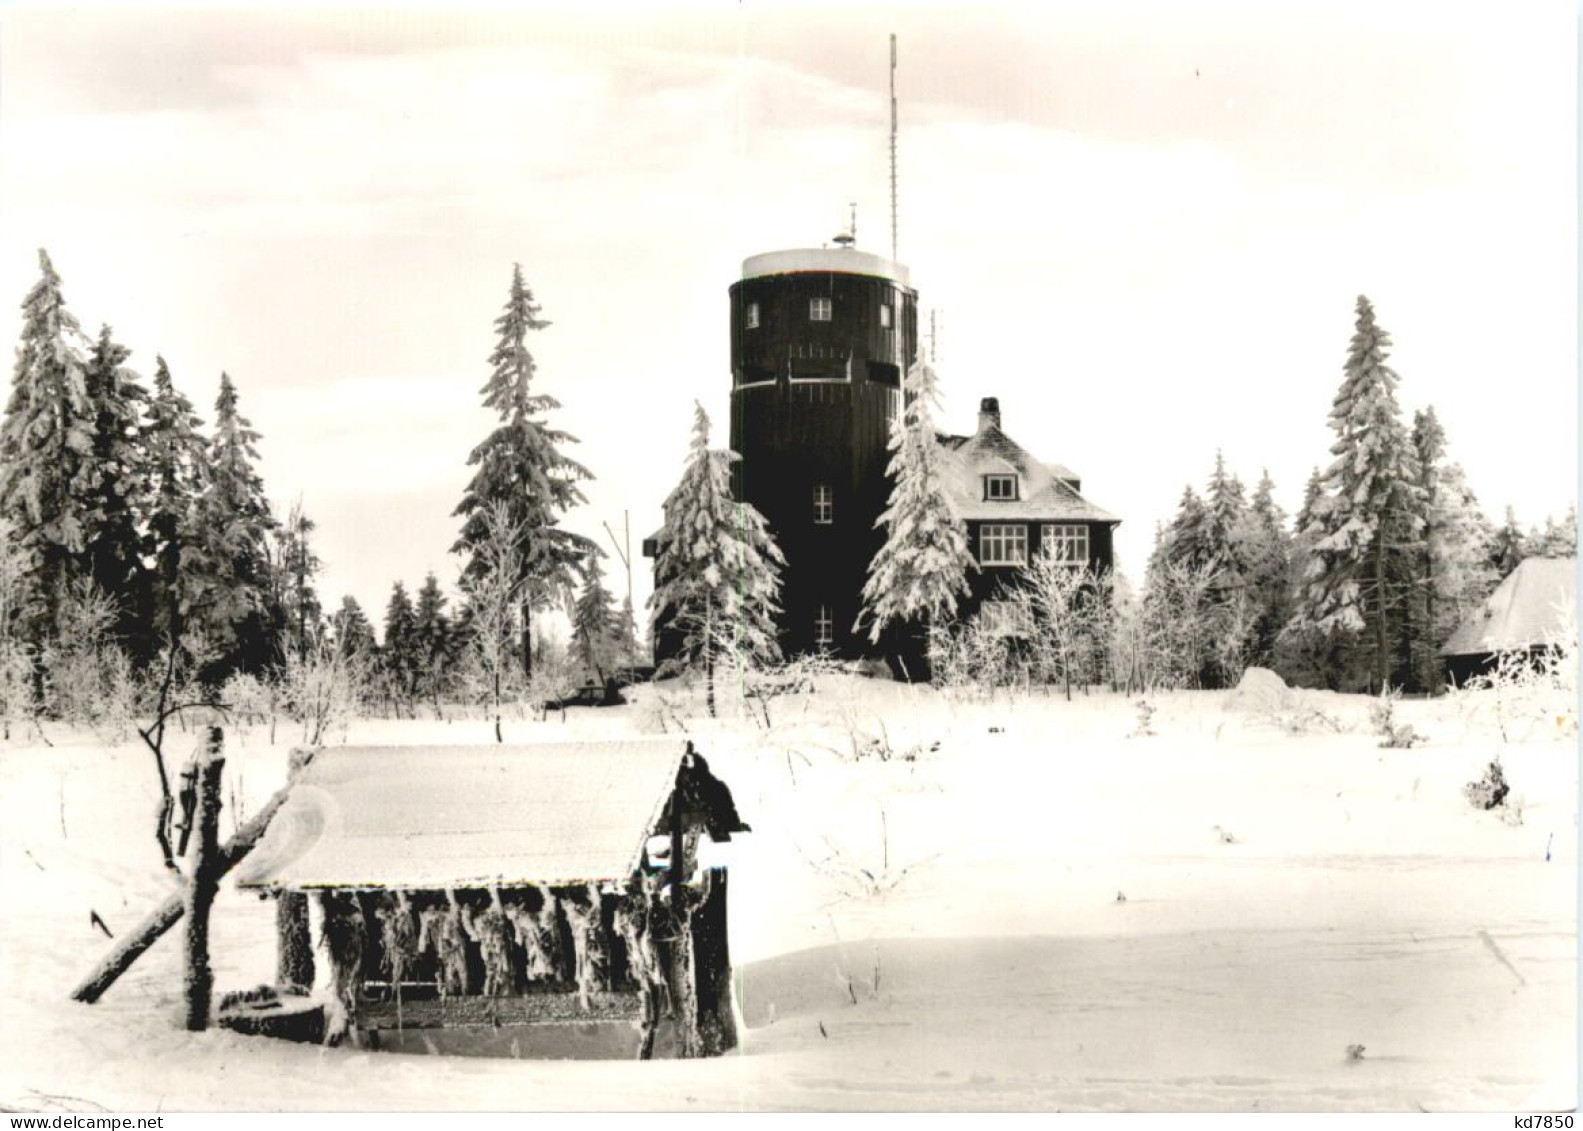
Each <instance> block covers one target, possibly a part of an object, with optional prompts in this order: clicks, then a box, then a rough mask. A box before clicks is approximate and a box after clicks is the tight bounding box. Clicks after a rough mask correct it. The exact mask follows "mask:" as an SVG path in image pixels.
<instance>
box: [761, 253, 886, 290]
mask: <svg viewBox="0 0 1583 1131" xmlns="http://www.w3.org/2000/svg"><path fill="white" fill-rule="evenodd" d="M810 271H812V272H833V273H835V274H840V275H870V276H874V277H876V278H880V279H889V280H891V281H892V282H895V283H900V284H901V285H902V286H904V287H905V286H907V285H908V282H909V278H908V271H907V268H906V267H904V266H902V265H901V264H900V263H897V262H895V261H894V260H890V259H885V258H884V257H882V256H878V255H874V254H873V253H872V252H867V251H859V250H857V248H855V247H799V248H790V249H788V250H786V251H766V252H764V253H763V254H762V255H752V256H749V257H748V258H747V259H744V260H743V261H742V277H743V278H744V279H760V278H763V277H765V276H768V275H797V274H803V273H806V272H810Z"/></svg>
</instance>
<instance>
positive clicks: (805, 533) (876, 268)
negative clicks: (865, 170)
mask: <svg viewBox="0 0 1583 1131" xmlns="http://www.w3.org/2000/svg"><path fill="white" fill-rule="evenodd" d="M815 300H821V302H828V304H829V314H830V317H829V320H828V321H816V320H814V319H813V318H812V317H811V313H812V311H813V306H814V302H815ZM755 307H756V316H757V325H756V326H753V325H750V312H752V311H753V308H755ZM884 307H888V308H889V311H890V314H889V321H890V325H889V326H886V325H885V324H884V323H885V319H884V316H883V314H882V308H884ZM917 347H918V316H917V294H916V292H914V291H913V290H912V289H911V287H910V286H909V285H908V282H907V273H906V269H905V268H903V267H900V266H898V265H896V264H892V263H890V262H889V261H887V260H883V259H880V258H879V257H877V256H872V255H868V254H866V253H863V252H858V251H854V250H851V249H846V248H838V249H821V250H808V251H792V252H774V253H771V254H769V255H762V256H755V257H753V258H752V259H749V260H748V261H747V262H746V263H744V264H743V278H742V280H741V281H740V282H738V283H736V284H734V285H733V286H732V287H731V371H732V390H731V449H732V450H733V451H735V452H736V453H737V454H738V455H740V456H741V457H742V459H741V461H740V462H739V463H738V464H737V467H736V474H735V481H734V483H733V489H734V490H735V492H736V493H737V497H738V498H739V499H742V500H744V501H746V502H748V503H751V504H752V505H753V506H755V507H757V508H758V510H759V511H760V512H762V513H763V515H764V516H765V518H766V519H767V520H768V521H769V524H770V527H771V530H772V531H773V532H774V535H775V538H776V541H777V542H778V543H779V545H780V548H781V552H782V553H784V554H785V555H786V570H785V573H784V574H783V575H782V579H783V585H782V589H781V607H782V610H783V612H782V617H781V643H782V645H783V647H785V649H786V650H787V651H788V652H789V653H795V652H802V651H808V650H811V649H813V648H815V647H816V644H817V641H816V636H815V629H816V620H817V618H818V616H819V611H820V608H821V607H824V608H828V609H829V611H830V622H831V629H832V632H833V637H834V640H833V643H832V644H831V645H830V647H831V648H832V649H833V650H834V651H835V652H837V653H838V654H842V655H848V656H851V655H857V654H860V653H861V652H862V651H863V649H862V647H861V642H860V641H859V639H858V638H856V637H854V635H853V633H852V624H853V621H854V620H855V619H856V618H857V615H858V611H859V605H860V599H861V597H860V595H861V592H862V588H863V581H864V579H865V577H866V576H867V572H868V564H869V561H870V560H871V559H872V557H873V555H874V552H875V550H877V549H878V548H879V545H880V542H881V539H882V535H881V532H879V531H877V530H876V529H875V527H874V523H875V521H876V520H877V519H878V518H879V515H880V512H881V511H882V510H884V508H885V503H886V501H887V499H888V497H889V494H890V487H889V482H888V480H887V479H886V477H885V468H886V465H887V463H888V462H889V452H888V451H887V448H886V445H887V442H888V440H889V436H890V422H891V419H892V417H893V416H894V415H895V414H896V413H897V412H898V411H900V407H901V379H902V375H903V374H904V373H905V372H906V371H907V368H908V367H909V366H910V365H911V364H912V363H913V361H915V360H916V358H917ZM820 486H823V487H826V488H828V489H829V492H830V521H829V522H828V523H827V524H826V523H820V522H818V521H816V518H817V517H818V515H817V512H816V505H815V489H816V488H817V487H820Z"/></svg>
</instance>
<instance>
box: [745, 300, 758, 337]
mask: <svg viewBox="0 0 1583 1131" xmlns="http://www.w3.org/2000/svg"><path fill="white" fill-rule="evenodd" d="M747 323H748V329H749V330H757V329H758V328H759V304H758V303H756V302H750V303H748V313H747Z"/></svg>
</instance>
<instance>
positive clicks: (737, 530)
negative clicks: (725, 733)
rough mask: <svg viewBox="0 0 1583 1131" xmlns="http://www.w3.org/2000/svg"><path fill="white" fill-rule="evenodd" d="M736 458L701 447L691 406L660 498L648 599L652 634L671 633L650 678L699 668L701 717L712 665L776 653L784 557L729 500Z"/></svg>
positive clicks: (705, 430)
mask: <svg viewBox="0 0 1583 1131" xmlns="http://www.w3.org/2000/svg"><path fill="white" fill-rule="evenodd" d="M739 458H740V457H739V456H738V455H737V454H736V453H735V452H730V451H710V450H709V416H708V414H706V413H705V412H704V409H703V406H702V405H700V404H696V403H695V404H694V406H693V435H692V444H691V446H690V447H689V449H688V452H687V463H686V465H685V466H684V468H683V469H682V478H681V482H680V483H678V484H677V485H676V489H675V490H674V491H672V492H671V493H670V496H669V497H668V498H667V499H666V500H665V527H664V529H663V531H662V532H661V534H660V546H659V555H658V557H657V558H656V559H655V565H654V592H653V594H652V595H651V596H650V597H649V609H650V617H651V624H652V625H653V626H654V631H655V633H656V634H658V633H661V632H666V633H670V634H673V636H674V640H675V644H676V648H675V651H674V653H673V654H672V655H671V656H670V657H669V658H668V659H666V660H665V662H664V663H662V664H661V665H660V669H659V674H661V675H667V674H673V673H675V672H679V671H686V670H691V669H695V668H698V667H702V669H703V671H704V676H705V680H706V681H707V685H708V704H709V711H710V713H711V714H713V713H714V710H715V695H714V680H715V667H716V665H717V664H718V663H720V662H721V661H722V660H727V661H733V662H751V661H755V660H757V661H773V660H776V659H778V658H779V657H780V645H779V644H778V643H777V641H776V639H775V614H776V613H778V612H779V611H780V607H779V604H778V601H777V599H778V597H779V594H780V584H781V583H780V573H779V567H781V566H784V565H785V564H786V559H785V558H784V557H783V556H782V555H781V552H780V548H779V547H778V546H776V545H775V540H774V539H773V538H772V537H770V533H769V528H768V526H767V524H766V523H765V521H764V516H763V515H761V514H760V513H759V512H758V511H757V510H756V509H755V508H754V507H752V506H751V505H749V504H748V503H739V502H736V501H734V500H733V499H732V497H731V483H730V478H731V465H732V464H733V463H735V462H736V460H737V459H739Z"/></svg>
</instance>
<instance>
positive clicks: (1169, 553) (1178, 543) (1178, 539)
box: [1150, 486, 1215, 570]
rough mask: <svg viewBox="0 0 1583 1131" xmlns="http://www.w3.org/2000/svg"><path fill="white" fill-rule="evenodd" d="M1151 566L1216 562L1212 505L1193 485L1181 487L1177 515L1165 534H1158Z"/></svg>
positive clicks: (1198, 566) (1192, 566)
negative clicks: (1206, 503)
mask: <svg viewBox="0 0 1583 1131" xmlns="http://www.w3.org/2000/svg"><path fill="white" fill-rule="evenodd" d="M1150 560H1151V565H1156V566H1158V565H1178V566H1183V567H1185V568H1187V569H1195V570H1196V569H1201V568H1204V567H1206V566H1210V565H1212V564H1213V563H1214V562H1215V552H1214V546H1213V544H1212V543H1211V541H1210V536H1209V508H1208V507H1207V506H1205V505H1204V500H1203V499H1201V498H1199V496H1198V492H1197V491H1195V490H1193V488H1192V487H1191V486H1188V487H1184V488H1182V497H1181V499H1180V501H1178V503H1177V504H1176V514H1175V515H1174V516H1173V517H1172V518H1171V521H1170V523H1169V525H1167V526H1166V528H1165V531H1164V534H1163V535H1159V534H1157V535H1156V537H1155V546H1154V553H1153V555H1152V556H1151V559H1150Z"/></svg>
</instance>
